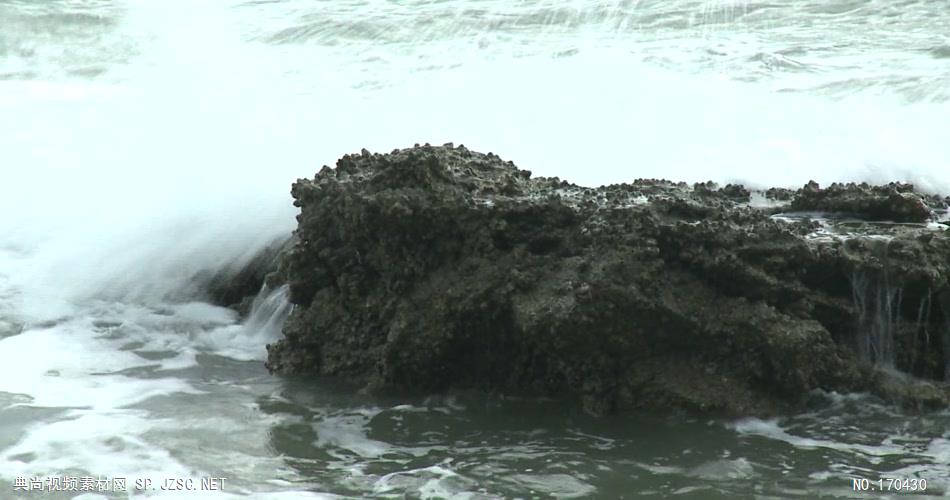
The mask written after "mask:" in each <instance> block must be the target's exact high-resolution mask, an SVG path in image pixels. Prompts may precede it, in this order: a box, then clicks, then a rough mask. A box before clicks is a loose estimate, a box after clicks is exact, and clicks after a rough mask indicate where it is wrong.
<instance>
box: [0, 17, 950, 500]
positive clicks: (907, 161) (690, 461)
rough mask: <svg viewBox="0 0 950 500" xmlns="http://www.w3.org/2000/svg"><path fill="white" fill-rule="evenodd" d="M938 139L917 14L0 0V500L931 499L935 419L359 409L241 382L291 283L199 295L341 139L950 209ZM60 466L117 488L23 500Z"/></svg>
mask: <svg viewBox="0 0 950 500" xmlns="http://www.w3.org/2000/svg"><path fill="white" fill-rule="evenodd" d="M948 119H950V9H948V8H947V4H946V3H945V2H942V1H934V0H930V1H923V0H907V1H901V2H896V1H890V0H863V1H854V0H848V1H844V0H820V1H819V0H803V1H791V0H790V1H771V2H767V1H752V0H749V1H741V0H733V1H725V0H719V1H715V0H664V1H652V0H641V1H636V0H625V1H588V0H567V1H563V0H562V1H543V0H538V1H519V2H512V1H501V0H436V1H430V0H415V1H395V0H389V1H383V0H364V1H360V0H352V1H342V0H339V1H337V0H332V1H330V0H327V1H315V0H273V1H266V0H256V1H234V0H225V1H215V2H212V1H193V0H187V1H186V0H164V1H162V2H149V1H144V0H143V1H132V0H46V1H32V0H0V498H43V497H49V498H84V499H92V498H127V497H128V496H129V495H130V494H133V495H134V496H136V497H139V496H142V497H167V498H181V497H188V498H275V499H283V498H288V499H289V498H334V497H341V498H354V497H379V498H405V497H409V498H470V499H476V498H499V497H505V498H551V497H557V498H630V497H637V496H646V497H682V498H790V497H797V498H816V497H819V496H821V497H828V498H834V497H846V498H847V497H854V498H862V497H867V496H874V497H881V498H886V497H888V496H892V497H904V496H906V492H898V491H891V492H884V493H880V492H875V493H870V494H869V493H867V492H855V491H854V490H853V487H852V479H854V478H863V479H867V480H869V481H870V482H871V483H872V484H875V485H876V482H877V480H878V479H883V480H885V481H886V480H887V479H888V478H901V479H903V478H907V479H917V480H918V481H919V480H926V481H927V490H926V491H925V492H923V494H922V495H921V496H923V497H943V496H948V495H950V484H948V480H947V478H948V476H950V465H948V464H950V430H948V429H950V414H948V413H947V412H937V413H930V414H907V413H903V412H901V411H900V410H898V409H896V408H893V407H890V406H887V405H884V404H882V403H881V402H880V401H877V400H875V399H874V398H872V397H869V396H866V395H841V394H817V393H816V394H815V395H814V396H813V398H812V401H811V402H810V405H809V409H808V410H807V411H806V412H803V413H801V414H798V415H793V416H787V417H783V418H778V419H772V420H762V419H743V420H739V421H734V420H718V419H711V420H690V419H686V418H685V417H682V416H669V417H656V416H627V417H622V418H621V417H607V418H592V417H588V416H585V415H583V414H582V413H580V412H579V411H578V410H577V408H576V407H574V406H572V405H569V404H563V403H558V402H554V401H545V400H521V399H510V398H500V397H488V396H484V395H478V394H469V393H459V394H451V395H441V396H433V397H430V398H419V399H397V398H391V399H386V398H369V397H366V396H361V395H358V394H357V392H356V390H355V389H356V388H353V387H348V386H346V385H345V384H341V383H340V382H338V381H306V380H288V379H281V378H276V377H272V376H270V375H268V374H267V372H266V370H265V369H264V367H263V358H264V354H265V353H264V348H263V346H264V345H265V344H266V343H268V342H271V341H273V340H274V339H276V338H278V337H279V335H280V326H281V322H282V320H283V318H284V317H285V315H286V314H287V313H288V311H289V308H290V306H289V305H288V304H287V302H286V291H285V290H282V289H277V290H262V293H261V295H260V296H259V297H258V299H257V301H256V303H255V306H254V309H253V312H252V313H251V315H250V316H249V317H248V318H246V319H243V320H242V319H240V318H238V317H237V315H236V314H235V313H234V312H233V311H231V310H228V309H224V308H220V307H217V306H213V305H210V304H208V303H206V302H203V301H202V300H201V298H200V297H201V295H200V294H199V293H198V291H197V290H195V289H194V278H195V277H196V276H200V275H203V274H207V273H215V272H219V271H221V270H223V269H226V268H227V267H228V266H233V265H237V264H240V263H242V262H246V261H247V260H248V259H250V258H251V257H252V256H253V255H254V254H255V253H256V252H257V251H258V250H260V249H261V248H263V247H264V246H265V245H267V244H268V243H270V242H271V241H273V240H274V239H275V238H280V237H285V236H287V235H289V234H290V232H291V231H292V230H293V228H294V215H295V209H294V208H293V206H292V204H291V202H290V201H291V200H290V198H289V194H288V192H289V186H290V183H291V182H293V180H294V179H296V178H298V177H310V176H312V175H313V173H314V172H315V171H316V170H318V169H319V168H320V167H321V166H322V165H324V164H332V163H333V162H334V161H335V160H336V158H338V157H339V156H341V155H342V154H345V153H349V152H356V151H359V150H360V148H364V147H365V148H367V149H370V150H373V151H388V150H391V149H394V148H401V147H407V146H410V145H412V144H413V143H424V142H430V143H433V144H441V143H443V142H449V141H452V142H455V143H456V144H459V143H464V144H465V145H466V146H468V147H470V148H472V149H475V150H481V151H484V152H488V151H492V152H495V153H497V154H499V155H501V156H502V157H503V158H505V159H510V160H512V161H514V162H515V163H516V164H518V165H519V166H520V167H521V168H527V169H530V170H532V171H534V172H535V174H536V175H548V176H560V177H562V178H567V179H570V180H572V181H574V182H577V183H580V184H587V185H595V184H602V183H608V182H623V181H630V180H633V179H635V178H648V177H665V178H672V179H674V180H684V181H689V182H694V181H704V180H707V179H712V180H715V181H719V182H732V181H739V182H743V183H746V184H748V185H752V186H757V187H764V186H772V185H779V186H792V187H794V186H800V185H802V184H804V183H805V182H807V181H808V180H809V179H815V180H817V181H818V182H821V183H827V182H832V181H841V180H867V181H872V182H883V181H892V180H905V181H911V182H914V183H916V184H917V185H918V186H920V187H922V188H923V189H925V190H930V191H937V192H942V193H948V192H950V178H948V177H947V174H946V171H947V168H948V166H950V141H947V140H946V124H947V123H948V121H950V120H948ZM65 476H69V477H76V478H79V477H95V478H111V479H115V478H126V479H127V481H128V483H127V490H128V491H125V492H113V491H73V492H52V493H50V492H48V491H46V492H43V493H39V492H36V491H32V492H25V491H21V489H22V488H21V489H20V490H18V489H16V488H17V485H18V484H19V485H22V484H23V481H28V480H29V479H34V478H36V479H42V478H48V477H65ZM209 477H215V478H226V479H225V480H224V481H223V488H222V489H220V490H215V491H210V490H205V491H191V492H182V491H169V490H162V489H161V488H160V486H161V485H162V484H163V481H164V480H165V479H177V480H182V481H184V480H187V479H191V480H193V481H194V482H193V483H190V484H192V485H200V484H201V483H200V481H201V480H202V479H205V478H209ZM145 480H150V481H152V484H151V486H152V488H149V489H143V490H136V488H135V487H136V481H141V482H140V483H139V484H142V485H144V481H145ZM179 484H181V483H179ZM185 484H189V483H185ZM885 484H886V482H885ZM918 484H919V483H918ZM918 493H920V492H918Z"/></svg>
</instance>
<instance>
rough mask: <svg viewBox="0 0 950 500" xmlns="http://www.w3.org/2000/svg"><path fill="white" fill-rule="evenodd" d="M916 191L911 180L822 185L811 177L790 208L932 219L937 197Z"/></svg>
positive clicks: (899, 219)
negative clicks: (888, 182)
mask: <svg viewBox="0 0 950 500" xmlns="http://www.w3.org/2000/svg"><path fill="white" fill-rule="evenodd" d="M927 198H928V197H926V196H924V195H921V194H919V193H916V192H914V187H913V186H912V185H910V184H902V183H894V182H892V183H890V184H887V185H884V186H869V185H868V184H854V183H848V184H839V183H835V184H832V185H831V186H829V187H828V188H827V189H821V188H820V187H819V186H818V184H817V183H816V182H815V181H810V182H809V183H808V184H806V185H805V187H803V188H802V189H800V190H798V192H797V193H796V194H795V197H794V199H792V203H791V208H792V209H793V210H800V211H818V212H837V213H844V214H848V215H852V216H855V217H859V218H862V219H867V220H876V221H884V220H887V221H895V222H924V221H927V220H930V219H931V217H932V215H933V211H932V208H931V206H929V205H928V201H929V202H930V203H931V204H932V203H933V202H934V201H935V200H933V199H930V200H928V199H927Z"/></svg>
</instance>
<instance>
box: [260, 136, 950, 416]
mask: <svg viewBox="0 0 950 500" xmlns="http://www.w3.org/2000/svg"><path fill="white" fill-rule="evenodd" d="M836 186H837V187H836ZM836 186H832V187H830V188H828V189H827V190H822V189H821V188H820V187H819V186H818V185H817V184H814V183H812V184H810V185H808V186H806V187H805V188H803V189H802V190H799V191H798V192H796V193H795V195H794V200H793V204H795V203H797V205H796V207H797V208H799V209H801V210H831V211H835V212H837V211H848V212H855V213H861V214H864V215H865V216H866V217H872V216H874V217H878V216H880V217H884V218H887V219H891V220H898V219H900V220H924V219H926V217H925V216H924V210H923V209H921V208H920V207H919V206H918V205H917V202H920V203H921V204H923V206H924V207H925V208H926V207H927V206H928V205H927V203H929V201H928V200H929V198H927V197H925V196H923V195H917V194H916V193H914V192H913V191H911V190H910V188H909V187H908V186H907V185H889V186H877V187H873V186H854V185H847V186H840V185H836ZM773 193H777V192H773ZM292 194H293V197H294V199H295V205H296V206H298V207H299V208H300V210H301V213H300V215H299V216H298V218H297V220H298V228H297V231H296V233H295V237H294V240H293V243H292V245H291V246H290V247H289V248H288V249H287V250H286V251H285V252H283V253H282V255H281V257H280V267H279V270H278V271H277V272H276V273H275V275H274V276H277V278H274V279H280V280H281V281H282V282H285V283H287V284H288V285H289V290H290V300H291V302H292V303H293V304H295V306H296V307H295V308H294V310H293V312H292V313H291V315H290V318H289V319H288V321H287V323H286V325H285V327H284V338H283V339H281V340H280V341H279V342H276V343H274V344H271V345H269V346H268V361H267V366H268V368H269V369H270V370H271V371H273V372H277V373H281V374H295V375H314V376H325V375H331V376H338V377H345V378H347V379H350V380H357V381H360V382H361V383H362V384H364V385H365V387H366V388H367V389H369V390H385V391H402V392H409V393H428V392H435V391H441V390H445V389H449V388H480V389H483V390H488V391H496V392H504V393H519V394H543V395H551V396H563V397H571V398H576V399H577V400H579V402H580V403H581V404H582V405H583V406H584V408H585V409H587V410H588V411H589V412H591V413H595V414H602V413H609V412H616V411H625V410H629V409H634V408H641V409H651V410H653V409H676V410H684V411H688V412H695V413H705V414H708V413H725V414H759V415H761V414H771V413H777V412H782V411H786V410H789V409H793V408H796V407H798V406H799V405H801V404H803V403H804V401H805V399H806V397H807V395H808V393H809V392H810V391H812V390H813V389H825V390H834V391H871V392H875V393H877V394H879V395H881V396H882V397H886V398H889V399H891V400H894V401H898V400H900V401H905V400H912V401H916V402H917V403H915V404H917V405H918V406H919V407H927V408H930V407H937V406H941V405H945V404H946V401H947V392H946V391H945V390H944V387H945V385H944V383H943V378H944V377H945V374H946V373H948V370H950V368H948V361H947V360H948V359H950V356H948V355H947V352H948V351H950V347H948V346H947V345H946V344H947V343H946V342H944V341H943V339H944V338H945V336H947V334H948V332H947V330H946V329H947V324H948V323H950V305H948V300H947V299H946V297H948V296H950V292H948V276H950V269H948V267H950V239H948V238H947V235H946V233H944V232H942V231H934V230H932V229H928V228H927V227H926V226H925V225H923V224H921V225H917V226H913V225H902V226H901V229H900V231H898V232H893V233H888V234H887V236H886V237H881V236H880V235H879V234H878V233H876V231H877V229H878V228H877V227H876V226H873V225H868V226H867V227H864V226H862V227H860V228H856V229H855V228H847V230H844V229H842V230H840V231H838V230H837V229H836V228H834V227H830V226H828V225H826V224H824V223H820V222H819V221H818V219H815V220H812V219H808V220H789V219H781V218H776V217H772V216H771V213H770V212H768V211H766V210H764V209H757V208H754V207H752V206H750V205H749V204H748V203H747V201H748V199H749V194H750V193H749V191H748V190H746V189H745V188H743V187H741V186H726V187H725V188H719V187H718V186H715V185H713V184H711V183H703V184H697V185H694V186H687V185H686V184H683V183H673V182H670V181H665V180H653V179H651V180H638V181H634V182H633V183H630V184H619V185H612V186H604V187H600V188H596V189H593V188H584V187H579V186H575V185H573V184H570V183H568V182H565V181H561V180H560V179H556V178H555V179H549V178H533V177H531V174H530V172H527V171H523V170H519V169H518V168H517V167H516V166H515V165H513V164H512V163H511V162H506V161H503V160H502V159H501V158H499V157H498V156H495V155H492V154H488V155H484V154H481V153H477V152H474V151H470V150H468V149H466V148H464V146H459V147H453V146H451V145H446V146H443V147H433V146H429V145H425V146H417V147H414V148H409V149H404V150H396V151H393V152H392V153H390V154H372V153H369V152H368V151H365V150H364V151H363V152H361V153H360V154H357V155H348V156H344V157H343V158H341V159H340V160H339V162H338V163H337V166H336V168H332V169H331V168H327V167H325V168H324V169H322V170H321V171H320V172H319V173H318V174H317V175H316V176H315V177H314V178H313V179H301V180H298V181H297V182H296V183H295V184H294V185H293V188H292ZM894 196H897V197H899V198H901V200H905V199H906V200H910V201H899V200H896V199H892V198H893V197H894ZM816 217H817V216H816ZM836 231H837V232H836ZM925 234H926V235H927V237H922V236H923V235H925ZM898 289H899V290H900V294H899V295H900V301H898V300H896V297H897V295H898V293H897V292H896V291H895V290H898ZM888 297H890V298H888ZM872 333H873V335H876V337H874V336H872V335H871V334H872ZM885 337H887V338H890V339H891V342H890V343H884V342H883V340H882V339H884V338H885ZM862 346H863V347H862ZM864 347H868V348H869V349H870V350H871V351H873V352H874V353H875V354H874V355H871V354H868V352H870V351H868V349H864ZM894 369H897V370H902V371H904V372H907V373H910V374H912V375H913V377H910V378H909V379H908V380H909V381H908V382H901V384H903V385H896V383H895V382H894V381H893V380H892V379H890V378H886V377H882V376H877V375H874V374H877V373H879V372H881V371H882V370H894ZM924 379H926V380H929V382H919V381H920V380H924ZM918 382H919V383H918ZM921 384H923V385H921ZM895 387H903V388H904V390H903V391H901V390H897V389H895ZM897 393H902V394H905V395H906V394H916V395H917V396H919V397H916V398H910V399H908V397H907V396H901V397H897ZM911 406H912V405H911Z"/></svg>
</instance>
